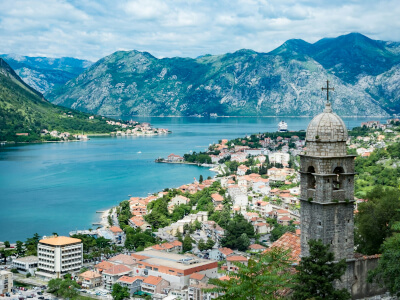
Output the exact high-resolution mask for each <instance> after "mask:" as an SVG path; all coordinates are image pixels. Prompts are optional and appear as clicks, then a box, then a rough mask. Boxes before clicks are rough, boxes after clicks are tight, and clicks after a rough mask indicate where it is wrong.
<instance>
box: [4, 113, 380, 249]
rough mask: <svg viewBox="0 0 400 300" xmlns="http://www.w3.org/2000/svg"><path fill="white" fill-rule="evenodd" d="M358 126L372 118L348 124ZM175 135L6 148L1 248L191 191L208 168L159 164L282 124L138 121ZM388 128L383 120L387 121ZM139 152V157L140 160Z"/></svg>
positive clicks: (297, 121) (300, 121)
mask: <svg viewBox="0 0 400 300" xmlns="http://www.w3.org/2000/svg"><path fill="white" fill-rule="evenodd" d="M343 119H344V121H345V123H346V126H347V127H348V128H352V127H354V126H359V125H360V123H361V122H364V121H366V120H368V119H366V118H343ZM134 120H137V121H140V122H150V123H151V124H152V125H153V126H154V127H163V128H168V129H170V130H172V132H173V133H172V134H169V135H162V136H152V137H95V138H91V139H90V140H89V141H87V142H70V143H43V144H29V145H22V146H12V147H9V146H7V147H0V241H5V240H9V241H12V242H15V241H16V240H22V241H24V240H25V239H26V238H27V237H30V236H32V235H33V234H34V233H35V232H37V233H39V235H49V234H52V233H53V232H57V233H58V234H63V235H64V234H68V232H69V231H71V230H75V229H88V228H92V225H91V224H92V223H93V222H96V221H98V217H99V215H96V213H95V212H96V211H97V210H103V209H106V208H109V207H111V206H113V205H116V204H117V203H119V202H121V201H122V200H125V199H128V195H132V196H141V197H143V196H147V195H148V193H155V192H158V191H160V190H162V189H164V188H166V187H178V186H180V185H182V184H185V183H190V182H192V181H193V178H194V177H195V178H199V176H200V174H202V175H203V176H204V178H206V177H207V176H213V175H214V173H213V172H211V171H209V170H208V169H207V168H203V167H197V166H186V165H171V164H157V163H155V162H154V159H156V158H157V157H166V156H167V155H168V154H170V153H175V154H179V155H183V154H185V153H188V152H189V151H203V150H205V149H206V148H207V147H208V146H209V144H211V143H214V142H218V140H220V139H223V138H227V139H232V138H236V137H242V136H244V135H246V134H252V133H258V132H267V131H269V132H271V131H276V129H277V124H278V122H279V121H280V120H281V119H280V118H247V117H244V118H237V117H232V118H216V119H205V118H154V117H149V118H145V117H141V118H134ZM310 120H311V118H286V119H285V121H286V122H287V123H288V126H289V130H301V129H304V130H305V129H306V127H307V124H308V123H309V122H310ZM381 121H382V120H381ZM139 152H141V153H139Z"/></svg>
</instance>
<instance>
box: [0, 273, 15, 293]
mask: <svg viewBox="0 0 400 300" xmlns="http://www.w3.org/2000/svg"><path fill="white" fill-rule="evenodd" d="M12 288H13V273H11V272H8V271H3V270H1V271H0V294H4V293H10V292H11V290H12Z"/></svg>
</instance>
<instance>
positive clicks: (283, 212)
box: [276, 209, 289, 214]
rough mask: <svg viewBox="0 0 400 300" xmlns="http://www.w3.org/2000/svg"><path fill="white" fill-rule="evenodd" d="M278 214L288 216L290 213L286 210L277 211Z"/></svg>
mask: <svg viewBox="0 0 400 300" xmlns="http://www.w3.org/2000/svg"><path fill="white" fill-rule="evenodd" d="M276 212H277V213H278V214H288V213H289V212H288V211H287V210H285V209H278V210H277V211H276Z"/></svg>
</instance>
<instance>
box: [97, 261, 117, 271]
mask: <svg viewBox="0 0 400 300" xmlns="http://www.w3.org/2000/svg"><path fill="white" fill-rule="evenodd" d="M112 266H114V264H113V263H110V262H108V261H102V262H101V263H98V264H97V265H95V266H94V267H95V268H97V269H99V270H101V271H103V270H107V269H109V268H111V267H112Z"/></svg>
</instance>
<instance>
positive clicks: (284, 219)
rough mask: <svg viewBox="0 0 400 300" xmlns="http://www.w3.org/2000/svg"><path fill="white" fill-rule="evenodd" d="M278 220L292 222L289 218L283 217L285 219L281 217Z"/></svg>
mask: <svg viewBox="0 0 400 300" xmlns="http://www.w3.org/2000/svg"><path fill="white" fill-rule="evenodd" d="M278 220H280V221H290V220H292V218H291V217H289V216H283V217H279V218H278Z"/></svg>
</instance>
